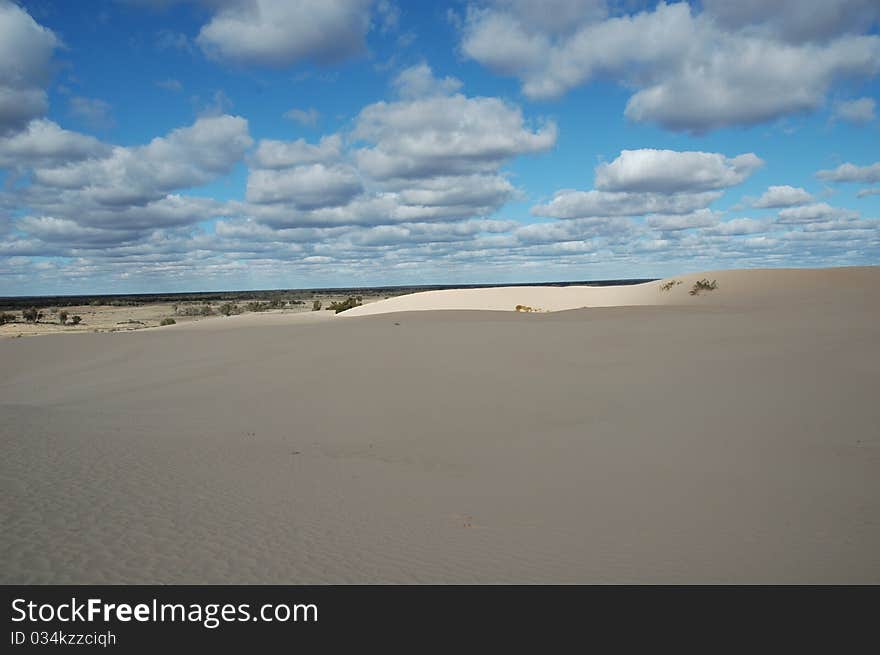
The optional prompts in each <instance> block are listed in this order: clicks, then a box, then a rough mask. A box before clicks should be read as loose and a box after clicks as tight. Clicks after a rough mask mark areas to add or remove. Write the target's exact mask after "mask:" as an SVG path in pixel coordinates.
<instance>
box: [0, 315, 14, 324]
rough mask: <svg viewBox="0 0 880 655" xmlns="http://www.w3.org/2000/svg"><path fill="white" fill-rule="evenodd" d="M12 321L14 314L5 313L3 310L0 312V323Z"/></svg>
mask: <svg viewBox="0 0 880 655" xmlns="http://www.w3.org/2000/svg"><path fill="white" fill-rule="evenodd" d="M14 322H15V314H7V313H5V312H4V313H2V314H0V325H6V324H7V323H14Z"/></svg>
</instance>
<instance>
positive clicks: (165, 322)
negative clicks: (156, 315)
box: [159, 318, 177, 325]
mask: <svg viewBox="0 0 880 655" xmlns="http://www.w3.org/2000/svg"><path fill="white" fill-rule="evenodd" d="M176 323H177V321H175V320H174V319H173V318H163V319H162V320H161V321H159V325H175V324H176Z"/></svg>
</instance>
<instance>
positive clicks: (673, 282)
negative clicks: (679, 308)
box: [660, 280, 681, 291]
mask: <svg viewBox="0 0 880 655" xmlns="http://www.w3.org/2000/svg"><path fill="white" fill-rule="evenodd" d="M679 284H681V280H669V282H664V283H663V284H661V285H660V291H669V290H670V289H671V288H672V287H674V286H678V285H679Z"/></svg>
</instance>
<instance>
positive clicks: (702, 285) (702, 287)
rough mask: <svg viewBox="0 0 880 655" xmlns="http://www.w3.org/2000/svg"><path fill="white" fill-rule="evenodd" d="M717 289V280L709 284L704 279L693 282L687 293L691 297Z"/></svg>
mask: <svg viewBox="0 0 880 655" xmlns="http://www.w3.org/2000/svg"><path fill="white" fill-rule="evenodd" d="M717 288H718V281H717V280H712V281H711V282H709V280H707V279H706V278H703V279H702V280H697V281H696V282H694V286H693V288H692V289H691V290H690V292H689V293H690V294H691V295H692V296H697V295H699V294H700V292H701V291H714V290H715V289H717Z"/></svg>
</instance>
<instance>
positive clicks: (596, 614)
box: [2, 586, 880, 653]
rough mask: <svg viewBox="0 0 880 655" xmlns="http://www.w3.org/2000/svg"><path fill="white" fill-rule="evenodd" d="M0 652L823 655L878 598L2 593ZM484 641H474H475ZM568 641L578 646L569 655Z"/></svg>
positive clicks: (854, 593)
mask: <svg viewBox="0 0 880 655" xmlns="http://www.w3.org/2000/svg"><path fill="white" fill-rule="evenodd" d="M2 594H3V603H4V606H5V609H4V614H5V616H6V626H7V634H6V635H5V636H4V641H5V642H6V645H7V647H6V648H4V649H3V650H4V652H9V653H14V652H24V651H30V650H33V649H42V648H51V649H53V650H55V649H57V648H60V647H70V648H96V649H104V648H111V649H115V650H117V651H120V652H131V651H139V650H144V649H146V650H153V651H155V650H157V649H169V648H170V649H173V650H174V651H176V650H177V649H189V648H198V649H204V648H214V647H220V648H223V649H224V652H225V649H227V648H249V649H250V648H269V647H272V648H275V647H277V648H285V650H286V649H288V648H291V649H298V648H300V647H322V649H326V648H327V647H330V646H334V645H342V644H343V643H345V644H352V643H354V644H358V643H360V644H361V645H363V646H364V647H368V646H369V647H371V648H372V647H377V646H387V647H391V646H393V647H395V648H396V649H397V648H400V649H405V650H411V651H421V650H424V649H426V648H435V647H436V646H438V645H443V646H444V647H458V648H461V649H463V650H467V651H469V650H473V649H474V648H475V647H476V646H477V644H478V643H482V641H483V640H485V639H489V640H490V642H489V643H491V644H493V645H494V646H496V647H497V646H501V645H516V646H530V647H534V648H536V649H538V650H540V652H545V651H548V650H551V651H556V650H568V648H561V647H560V648H557V647H555V646H553V644H564V643H566V642H568V643H572V644H576V643H580V644H582V645H583V646H585V647H586V646H589V645H590V644H598V643H600V640H602V641H603V642H605V643H608V640H611V643H613V644H615V645H616V646H617V647H624V646H635V645H640V646H644V645H646V644H648V645H653V646H659V645H661V644H664V645H678V646H682V645H686V644H690V645H696V646H700V645H702V646H704V647H705V648H706V649H707V650H709V651H714V650H716V649H717V648H718V647H720V646H722V645H731V644H738V645H740V646H744V647H749V648H750V650H755V649H760V647H762V646H766V645H768V639H773V640H774V641H775V642H776V643H777V644H780V645H789V646H790V645H792V644H794V643H802V644H809V645H811V646H814V647H815V646H817V645H822V644H824V645H825V646H827V647H830V648H834V650H835V651H839V650H840V648H841V647H842V646H844V645H846V644H848V643H852V644H857V643H859V641H860V640H861V639H862V638H863V637H864V638H868V637H871V631H872V629H873V626H874V625H875V622H876V608H877V607H878V600H880V593H878V588H877V587H584V586H560V587H555V586H553V587H550V586H534V587H522V586H514V587H511V586H481V587H462V586H448V587H437V586H418V587H416V586H412V587H409V586H315V587H311V586H272V587H231V586H230V587H227V586H193V587H187V586H180V587H163V586H131V587H121V586H64V587H62V586H45V587H16V586H9V587H3V588H2ZM477 639H479V640H480V641H476V640H477ZM571 640H574V641H571Z"/></svg>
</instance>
